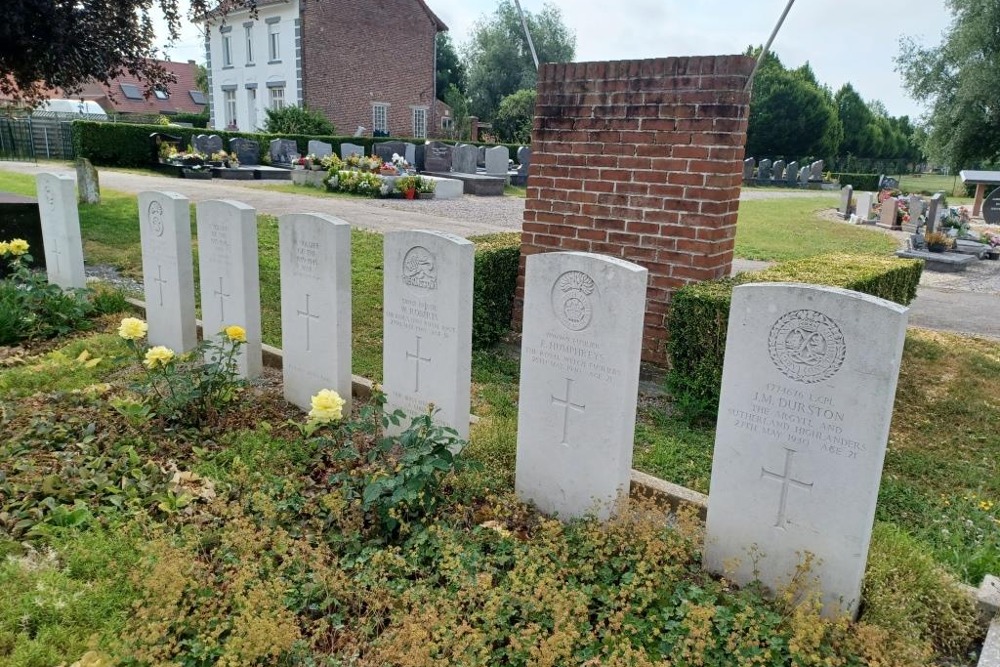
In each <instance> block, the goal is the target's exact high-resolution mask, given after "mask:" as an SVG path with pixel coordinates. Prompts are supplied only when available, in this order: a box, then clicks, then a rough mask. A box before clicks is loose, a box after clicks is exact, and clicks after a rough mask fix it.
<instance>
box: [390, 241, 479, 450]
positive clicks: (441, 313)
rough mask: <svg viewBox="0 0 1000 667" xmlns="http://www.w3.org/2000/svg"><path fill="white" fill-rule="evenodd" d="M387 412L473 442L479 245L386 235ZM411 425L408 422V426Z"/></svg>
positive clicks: (466, 242) (468, 242) (467, 242)
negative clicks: (420, 418)
mask: <svg viewBox="0 0 1000 667" xmlns="http://www.w3.org/2000/svg"><path fill="white" fill-rule="evenodd" d="M384 248H385V261H384V266H385V277H384V280H385V288H384V292H385V295H384V306H383V373H382V376H383V386H384V388H385V392H386V400H387V402H386V410H388V411H390V412H391V411H393V410H396V409H402V410H403V411H405V412H406V413H407V414H408V415H414V416H415V415H419V414H422V413H424V412H425V411H426V410H427V405H428V404H429V403H433V404H434V406H435V407H436V408H438V409H439V410H440V412H438V413H436V414H435V417H434V419H435V420H436V421H437V422H439V423H441V424H443V425H445V426H448V427H451V428H453V429H455V430H456V431H457V432H458V434H459V436H460V437H462V438H468V437H469V401H470V387H471V382H472V379H471V373H472V272H473V251H474V246H473V244H472V243H471V242H470V241H468V240H466V239H463V238H461V237H458V236H455V235H453V234H447V233H443V232H429V231H399V232H389V233H387V234H386V235H385V242H384ZM408 424H409V421H408V420H407V422H406V425H408Z"/></svg>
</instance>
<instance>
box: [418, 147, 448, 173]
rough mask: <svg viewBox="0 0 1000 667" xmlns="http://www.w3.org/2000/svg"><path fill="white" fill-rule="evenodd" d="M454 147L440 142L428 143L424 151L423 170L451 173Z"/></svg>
mask: <svg viewBox="0 0 1000 667" xmlns="http://www.w3.org/2000/svg"><path fill="white" fill-rule="evenodd" d="M454 152H455V147H454V146H452V145H451V144H444V143H441V142H440V141H430V142H428V143H427V144H426V148H425V149H424V169H425V170H426V171H429V172H439V173H443V172H447V171H451V162H452V158H453V154H454Z"/></svg>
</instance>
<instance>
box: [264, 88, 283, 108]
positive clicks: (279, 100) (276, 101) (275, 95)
mask: <svg viewBox="0 0 1000 667" xmlns="http://www.w3.org/2000/svg"><path fill="white" fill-rule="evenodd" d="M268 91H269V92H270V94H271V108H272V109H274V110H278V109H283V108H284V107H285V87H284V86H277V87H274V88H268Z"/></svg>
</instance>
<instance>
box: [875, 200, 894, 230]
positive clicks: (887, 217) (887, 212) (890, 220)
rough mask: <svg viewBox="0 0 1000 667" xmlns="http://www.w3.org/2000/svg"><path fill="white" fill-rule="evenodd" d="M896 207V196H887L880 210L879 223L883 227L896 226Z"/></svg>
mask: <svg viewBox="0 0 1000 667" xmlns="http://www.w3.org/2000/svg"><path fill="white" fill-rule="evenodd" d="M896 208H897V202H896V198H895V197H887V198H886V200H885V201H883V202H882V208H881V210H880V211H879V217H878V223H879V225H880V226H882V227H888V228H890V229H891V228H893V227H895V226H896Z"/></svg>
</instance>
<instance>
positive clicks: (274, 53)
mask: <svg viewBox="0 0 1000 667" xmlns="http://www.w3.org/2000/svg"><path fill="white" fill-rule="evenodd" d="M267 59H268V60H270V61H271V62H274V61H275V60H281V25H280V24H278V23H268V24H267Z"/></svg>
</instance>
